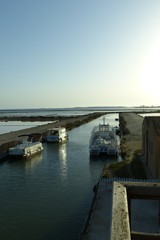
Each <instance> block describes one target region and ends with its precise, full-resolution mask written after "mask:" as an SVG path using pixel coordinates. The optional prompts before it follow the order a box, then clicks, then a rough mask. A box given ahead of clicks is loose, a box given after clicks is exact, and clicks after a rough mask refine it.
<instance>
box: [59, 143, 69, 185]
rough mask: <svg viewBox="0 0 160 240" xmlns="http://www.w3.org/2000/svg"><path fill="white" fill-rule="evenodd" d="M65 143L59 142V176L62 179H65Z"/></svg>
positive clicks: (66, 167)
mask: <svg viewBox="0 0 160 240" xmlns="http://www.w3.org/2000/svg"><path fill="white" fill-rule="evenodd" d="M66 149H67V144H66V143H62V144H59V160H60V170H61V178H62V181H65V180H66V178H67V170H68V166H67V151H66Z"/></svg>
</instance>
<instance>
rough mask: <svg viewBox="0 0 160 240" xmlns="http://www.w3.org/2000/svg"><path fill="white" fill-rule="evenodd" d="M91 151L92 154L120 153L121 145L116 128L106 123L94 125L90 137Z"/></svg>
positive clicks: (110, 154) (109, 154) (114, 154)
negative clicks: (119, 144)
mask: <svg viewBox="0 0 160 240" xmlns="http://www.w3.org/2000/svg"><path fill="white" fill-rule="evenodd" d="M89 152H90V155H91V156H97V155H100V154H106V155H108V156H116V155H118V154H119V147H118V142H117V137H116V132H115V129H114V128H113V127H111V126H110V125H109V124H105V123H103V124H99V126H96V127H94V128H93V131H92V134H91V138H90V143H89Z"/></svg>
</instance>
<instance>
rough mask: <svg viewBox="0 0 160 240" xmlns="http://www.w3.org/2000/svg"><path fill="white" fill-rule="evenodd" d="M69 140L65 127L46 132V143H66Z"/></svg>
mask: <svg viewBox="0 0 160 240" xmlns="http://www.w3.org/2000/svg"><path fill="white" fill-rule="evenodd" d="M67 139H68V134H67V130H66V128H64V127H56V128H51V129H48V130H47V132H46V142H64V141H67Z"/></svg>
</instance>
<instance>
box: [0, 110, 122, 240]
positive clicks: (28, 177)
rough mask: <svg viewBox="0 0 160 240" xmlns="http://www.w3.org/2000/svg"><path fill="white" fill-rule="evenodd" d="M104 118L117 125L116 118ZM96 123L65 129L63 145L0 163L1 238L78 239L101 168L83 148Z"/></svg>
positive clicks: (95, 121) (5, 239)
mask: <svg viewBox="0 0 160 240" xmlns="http://www.w3.org/2000/svg"><path fill="white" fill-rule="evenodd" d="M105 117H106V123H110V124H111V125H112V126H116V125H117V124H118V123H117V122H116V121H115V118H117V117H118V114H108V115H106V116H105ZM102 122H103V117H101V118H99V119H96V120H94V121H92V122H90V123H87V124H85V125H82V126H80V127H78V128H75V129H73V130H71V131H70V132H69V140H68V142H66V143H63V144H46V143H45V144H44V145H43V146H44V150H43V153H41V154H40V155H35V156H33V157H32V158H31V159H27V160H12V161H7V162H5V163H2V164H1V165H0V196H1V197H0V206H1V211H0V239H1V240H12V239H13V240H15V239H16V240H28V239H29V240H51V239H52V240H53V239H54V240H63V239H65V240H76V239H79V236H80V232H81V229H82V227H83V224H84V221H85V219H86V217H87V214H88V211H89V208H90V204H91V201H92V198H93V187H94V185H95V184H96V183H97V181H98V179H99V176H100V174H101V172H102V169H103V167H104V164H105V160H103V161H101V160H99V161H93V160H90V158H89V149H88V147H89V138H90V134H91V131H92V129H93V127H94V126H95V125H98V124H99V123H102ZM107 161H109V160H107ZM111 161H113V160H111Z"/></svg>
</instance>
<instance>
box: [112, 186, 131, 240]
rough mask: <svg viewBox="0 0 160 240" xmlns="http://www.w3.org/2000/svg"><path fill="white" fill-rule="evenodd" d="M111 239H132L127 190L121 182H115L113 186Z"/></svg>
mask: <svg viewBox="0 0 160 240" xmlns="http://www.w3.org/2000/svg"><path fill="white" fill-rule="evenodd" d="M111 239H112V240H117V239H119V240H124V239H126V240H130V239H131V236H130V225H129V213H128V202H127V192H126V188H125V187H123V184H121V183H119V182H115V183H114V188H113V202H112V230H111Z"/></svg>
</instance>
